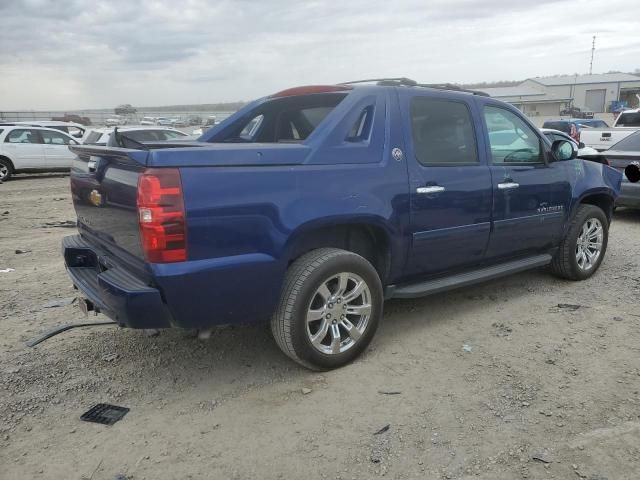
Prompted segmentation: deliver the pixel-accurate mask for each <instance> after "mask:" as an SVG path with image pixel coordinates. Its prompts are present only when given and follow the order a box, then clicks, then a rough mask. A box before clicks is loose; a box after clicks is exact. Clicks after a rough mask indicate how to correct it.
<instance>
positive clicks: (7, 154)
mask: <svg viewBox="0 0 640 480" xmlns="http://www.w3.org/2000/svg"><path fill="white" fill-rule="evenodd" d="M78 144H79V142H78V140H77V139H75V138H73V137H72V136H71V135H69V134H67V133H65V132H61V131H60V130H55V129H53V128H43V127H32V126H28V125H0V181H6V180H8V179H9V178H11V176H12V175H13V174H14V173H26V172H50V171H58V170H69V168H70V167H71V162H72V161H73V159H74V157H75V155H74V154H73V153H71V152H70V151H69V145H78Z"/></svg>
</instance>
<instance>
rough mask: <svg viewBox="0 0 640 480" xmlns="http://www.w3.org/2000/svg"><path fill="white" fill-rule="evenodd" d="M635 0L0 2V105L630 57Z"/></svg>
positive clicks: (169, 99)
mask: <svg viewBox="0 0 640 480" xmlns="http://www.w3.org/2000/svg"><path fill="white" fill-rule="evenodd" d="M639 18H640V2H637V1H635V0H607V1H606V2H602V0H572V1H566V0H563V1H556V0H534V1H520V0H480V1H475V0H421V1H418V0H394V1H392V0H346V1H345V0H343V1H332V2H330V1H313V0H307V1H304V0H254V1H252V0H235V1H232V0H212V1H207V0H179V1H178V0H107V1H92V0H0V46H1V48H0V111H2V110H11V109H36V110H46V109H74V108H99V107H113V106H115V105H117V104H120V103H131V104H133V105H136V106H155V105H170V104H189V103H214V102H220V101H235V100H249V99H251V98H255V97H258V96H262V95H265V94H269V93H272V92H274V91H277V90H279V89H283V88H286V87H289V86H292V85H300V84H310V83H327V82H330V83H334V82H339V81H346V80H353V79H358V78H370V77H380V76H407V77H410V78H414V79H417V80H420V81H423V82H458V83H469V82H475V81H492V80H501V79H513V80H517V79H524V78H526V77H531V76H541V75H550V74H556V73H575V72H580V73H584V72H587V71H588V68H589V56H590V53H591V52H590V49H591V37H592V35H594V34H596V35H597V44H596V45H597V49H596V56H595V62H594V72H606V71H608V70H622V71H634V70H635V69H636V68H640V31H639V30H638V25H639V23H638V19H639Z"/></svg>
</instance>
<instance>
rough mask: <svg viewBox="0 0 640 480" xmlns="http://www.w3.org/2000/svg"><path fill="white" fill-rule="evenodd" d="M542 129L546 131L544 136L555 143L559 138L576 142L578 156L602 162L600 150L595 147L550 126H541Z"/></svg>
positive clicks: (543, 131)
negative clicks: (588, 145) (577, 140)
mask: <svg viewBox="0 0 640 480" xmlns="http://www.w3.org/2000/svg"><path fill="white" fill-rule="evenodd" d="M540 131H541V132H542V133H544V136H545V137H547V139H549V141H550V142H551V143H552V144H553V142H555V141H557V140H565V141H568V142H571V143H573V144H574V146H575V147H576V149H577V150H578V158H587V159H588V160H592V159H593V160H595V161H596V162H598V163H602V162H601V161H600V160H599V159H600V152H598V151H597V150H596V149H595V148H591V147H587V146H585V144H584V143H582V142H576V141H575V140H574V139H573V138H571V137H570V136H569V135H567V134H566V133H564V132H561V131H560V130H553V129H550V128H541V129H540Z"/></svg>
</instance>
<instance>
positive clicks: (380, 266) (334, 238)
mask: <svg viewBox="0 0 640 480" xmlns="http://www.w3.org/2000/svg"><path fill="white" fill-rule="evenodd" d="M325 247H333V248H340V249H343V250H347V251H350V252H353V253H357V254H358V255H360V256H361V257H364V258H366V259H367V260H368V261H369V262H370V263H371V265H373V267H374V268H375V269H376V271H377V272H378V275H379V276H380V279H381V280H382V282H383V283H384V279H385V278H386V275H387V273H388V271H389V264H390V258H391V255H390V244H389V238H388V236H387V234H386V232H385V231H384V230H383V229H382V228H380V227H377V226H372V225H361V224H356V225H332V226H325V227H320V228H316V229H313V230H307V231H305V232H304V233H302V234H301V235H300V236H298V237H297V238H296V240H295V244H294V247H293V250H292V251H291V254H290V255H289V264H291V263H293V261H294V260H296V259H297V258H298V257H300V256H301V255H304V254H305V253H307V252H309V251H311V250H315V249H317V248H325Z"/></svg>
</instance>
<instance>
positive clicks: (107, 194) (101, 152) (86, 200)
mask: <svg viewBox="0 0 640 480" xmlns="http://www.w3.org/2000/svg"><path fill="white" fill-rule="evenodd" d="M71 151H72V152H74V153H75V154H76V155H77V156H76V158H75V159H74V161H73V163H72V166H71V194H72V198H73V205H74V208H75V210H76V214H77V216H78V229H79V231H80V234H81V235H83V236H84V237H86V238H90V239H91V240H93V241H97V242H99V243H100V244H101V245H103V246H104V247H106V248H107V249H109V250H118V251H119V252H123V253H124V254H125V256H133V257H137V258H139V259H142V258H143V254H142V248H141V244H140V237H139V226H138V214H137V208H136V207H137V206H136V202H137V185H138V177H139V175H140V173H141V172H142V171H143V170H144V168H145V165H146V163H147V158H148V154H149V152H148V151H144V150H129V149H123V148H111V147H89V146H77V147H71Z"/></svg>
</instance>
